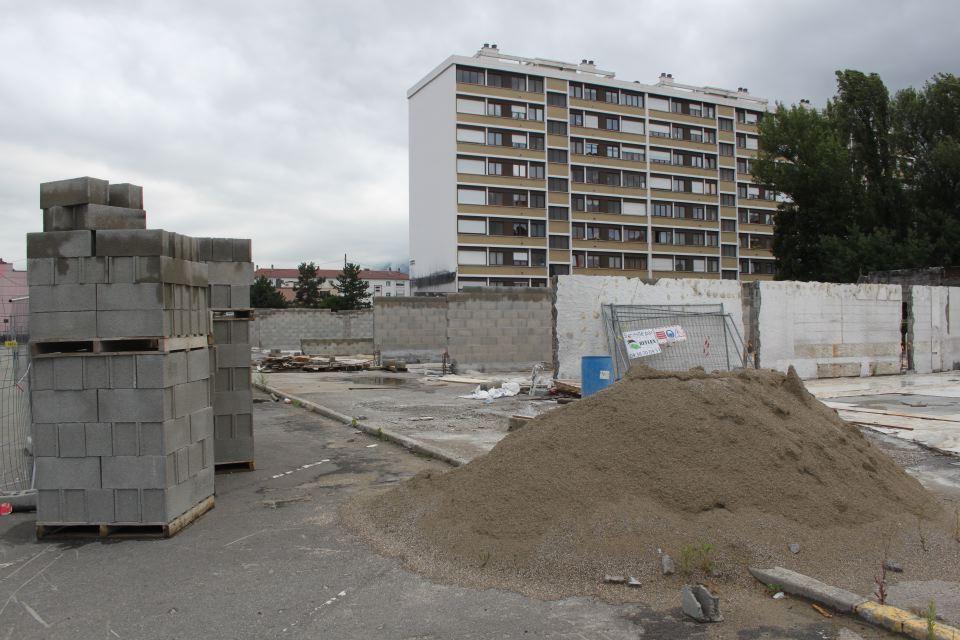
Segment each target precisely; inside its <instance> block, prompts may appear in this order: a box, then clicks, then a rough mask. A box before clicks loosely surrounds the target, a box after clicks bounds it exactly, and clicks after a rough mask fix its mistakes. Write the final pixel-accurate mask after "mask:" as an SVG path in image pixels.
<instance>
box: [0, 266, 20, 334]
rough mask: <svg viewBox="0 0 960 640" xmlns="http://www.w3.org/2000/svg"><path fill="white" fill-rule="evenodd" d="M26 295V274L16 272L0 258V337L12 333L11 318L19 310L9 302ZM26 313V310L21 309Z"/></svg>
mask: <svg viewBox="0 0 960 640" xmlns="http://www.w3.org/2000/svg"><path fill="white" fill-rule="evenodd" d="M26 295H27V272H26V271H17V270H16V269H14V268H13V265H12V264H10V263H9V262H4V260H3V258H0V336H5V335H10V334H12V333H13V328H12V323H13V319H12V317H11V316H13V315H14V314H15V313H18V312H19V310H17V309H15V305H14V304H13V303H11V302H10V301H11V300H13V299H14V298H22V297H25V296H26ZM23 311H26V308H24V309H23Z"/></svg>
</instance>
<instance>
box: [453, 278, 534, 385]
mask: <svg viewBox="0 0 960 640" xmlns="http://www.w3.org/2000/svg"><path fill="white" fill-rule="evenodd" d="M446 299H447V345H448V346H447V349H448V350H449V352H450V357H451V358H452V359H453V360H455V361H456V362H457V363H458V364H459V365H461V366H462V367H466V368H484V369H485V368H516V367H523V368H526V367H527V366H532V365H533V364H535V363H538V362H547V363H549V362H551V360H552V358H553V310H552V307H553V292H552V291H551V290H549V289H543V288H523V289H521V288H508V289H506V290H500V289H496V290H489V289H487V290H484V289H481V290H477V291H469V292H464V293H454V294H450V295H448V296H446Z"/></svg>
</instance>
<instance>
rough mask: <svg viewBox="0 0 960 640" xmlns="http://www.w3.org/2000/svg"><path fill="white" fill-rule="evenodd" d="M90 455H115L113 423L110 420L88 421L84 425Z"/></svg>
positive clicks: (87, 449)
mask: <svg viewBox="0 0 960 640" xmlns="http://www.w3.org/2000/svg"><path fill="white" fill-rule="evenodd" d="M83 431H84V436H85V441H86V451H87V455H88V456H112V455H113V425H112V424H110V423H109V422H87V423H84V425H83Z"/></svg>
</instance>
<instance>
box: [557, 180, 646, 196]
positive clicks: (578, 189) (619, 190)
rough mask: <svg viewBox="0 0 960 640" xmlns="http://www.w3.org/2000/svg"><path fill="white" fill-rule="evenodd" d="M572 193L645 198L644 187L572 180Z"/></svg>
mask: <svg viewBox="0 0 960 640" xmlns="http://www.w3.org/2000/svg"><path fill="white" fill-rule="evenodd" d="M571 190H572V191H573V192H574V193H588V194H596V195H616V196H628V197H633V198H646V197H647V189H646V187H637V188H635V187H618V186H615V185H609V184H595V183H592V182H574V183H572V184H571Z"/></svg>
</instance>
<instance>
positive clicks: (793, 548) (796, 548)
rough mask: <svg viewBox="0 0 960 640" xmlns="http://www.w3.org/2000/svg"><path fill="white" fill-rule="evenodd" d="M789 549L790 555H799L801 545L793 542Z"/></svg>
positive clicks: (788, 546)
mask: <svg viewBox="0 0 960 640" xmlns="http://www.w3.org/2000/svg"><path fill="white" fill-rule="evenodd" d="M787 548H788V549H790V553H793V554H797V553H800V543H798V542H791V543H790V544H788V545H787Z"/></svg>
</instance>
